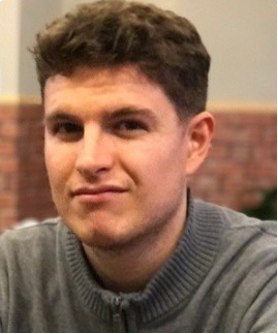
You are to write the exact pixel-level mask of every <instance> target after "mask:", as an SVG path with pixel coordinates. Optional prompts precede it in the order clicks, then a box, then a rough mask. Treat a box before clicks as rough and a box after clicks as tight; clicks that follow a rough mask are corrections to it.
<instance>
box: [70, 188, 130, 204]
mask: <svg viewBox="0 0 278 334" xmlns="http://www.w3.org/2000/svg"><path fill="white" fill-rule="evenodd" d="M125 192H127V189H125V188H122V187H118V186H114V185H103V186H98V187H81V188H77V189H76V190H74V191H73V192H72V193H71V195H72V197H73V198H76V199H78V200H79V201H80V202H82V203H102V202H107V201H111V200H115V199H116V198H119V197H120V195H122V194H123V193H125Z"/></svg>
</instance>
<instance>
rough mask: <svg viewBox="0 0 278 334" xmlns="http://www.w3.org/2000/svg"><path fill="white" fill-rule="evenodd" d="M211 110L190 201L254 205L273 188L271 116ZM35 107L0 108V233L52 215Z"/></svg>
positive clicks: (273, 127) (38, 112)
mask: <svg viewBox="0 0 278 334" xmlns="http://www.w3.org/2000/svg"><path fill="white" fill-rule="evenodd" d="M260 111H261V112H258V110H256V111H254V112H252V110H245V112H242V111H241V112H235V111H233V112H223V113H221V112H217V113H215V117H216V120H217V126H216V134H215V138H214V140H213V143H212V147H211V150H210V154H209V157H208V159H207V160H206V162H205V163H204V165H203V166H202V167H201V169H200V171H199V172H198V173H197V174H196V175H195V176H194V177H192V178H191V180H190V185H191V187H192V190H193V194H194V196H195V197H198V198H202V199H203V200H206V201H211V202H214V203H218V204H221V205H226V206H228V207H231V208H235V209H239V208H242V207H247V206H252V205H255V204H259V203H260V201H261V200H262V196H263V192H264V191H265V190H270V189H273V188H274V187H276V156H277V148H276V141H277V139H276V114H275V113H274V112H269V111H268V112H264V111H265V110H264V109H261V110H260ZM42 117H43V111H42V108H41V107H40V106H39V105H38V104H34V103H21V104H17V105H16V104H6V105H5V104H1V105H0V232H1V229H5V228H9V227H11V226H12V225H13V224H14V223H15V222H17V221H19V220H22V219H24V218H27V217H28V218H29V217H32V218H37V219H39V220H41V219H44V218H46V217H48V216H53V215H56V211H55V208H54V205H53V204H52V202H51V199H50V192H49V187H48V181H47V175H46V171H45V166H44V161H43V127H42Z"/></svg>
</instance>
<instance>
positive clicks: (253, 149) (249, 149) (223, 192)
mask: <svg viewBox="0 0 278 334" xmlns="http://www.w3.org/2000/svg"><path fill="white" fill-rule="evenodd" d="M215 117H216V133H215V137H214V140H213V142H212V147H211V149H210V153H209V157H208V159H207V160H206V162H205V163H204V165H203V166H202V167H201V169H200V170H199V171H198V173H197V174H196V175H195V176H194V177H193V178H192V180H191V184H192V189H193V192H194V194H195V195H196V196H197V197H200V198H202V199H204V200H206V201H210V202H213V203H217V204H220V205H225V206H228V207H231V208H234V209H242V208H246V207H252V206H256V205H259V204H260V203H261V202H262V200H263V197H264V193H265V191H269V190H272V189H274V188H275V187H276V184H277V171H276V160H277V125H276V124H277V116H276V114H275V113H269V112H267V113H262V112H261V113H259V112H257V111H256V112H254V113H252V112H250V111H247V110H246V112H244V113H243V112H239V113H237V112H225V113H219V112H217V113H216V114H215Z"/></svg>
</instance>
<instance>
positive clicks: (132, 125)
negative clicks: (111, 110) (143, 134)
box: [115, 119, 147, 132]
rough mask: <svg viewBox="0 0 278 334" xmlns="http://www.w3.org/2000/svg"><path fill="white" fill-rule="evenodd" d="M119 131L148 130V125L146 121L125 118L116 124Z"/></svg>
mask: <svg viewBox="0 0 278 334" xmlns="http://www.w3.org/2000/svg"><path fill="white" fill-rule="evenodd" d="M115 128H116V130H117V131H122V132H135V131H146V130H147V126H146V124H145V123H143V122H142V121H139V120H133V119H132V120H123V121H120V122H119V123H117V124H116V125H115Z"/></svg>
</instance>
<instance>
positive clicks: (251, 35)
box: [0, 0, 277, 233]
mask: <svg viewBox="0 0 278 334" xmlns="http://www.w3.org/2000/svg"><path fill="white" fill-rule="evenodd" d="M111 1H113V0H111ZM81 2H82V1H77V0H20V1H19V0H2V1H1V2H0V233H1V231H3V230H5V229H7V228H11V227H12V226H14V225H15V224H17V223H19V222H22V221H25V222H27V221H30V219H33V220H35V221H36V220H42V219H44V218H47V217H49V216H55V215H56V214H57V213H56V211H55V208H54V205H53V203H52V201H51V197H50V192H49V187H48V181H47V175H46V171H45V166H44V160H43V127H42V124H41V122H42V117H43V108H42V106H41V102H40V93H39V86H38V84H37V81H36V73H35V66H34V62H33V60H32V57H31V55H30V54H29V52H28V51H27V48H28V47H30V46H32V45H33V43H34V38H35V34H36V32H37V31H38V30H40V29H42V28H43V27H44V25H45V24H46V23H48V22H50V21H52V20H53V19H54V18H56V17H57V16H60V15H62V14H64V13H65V12H67V11H68V10H69V9H71V8H72V7H73V6H74V5H76V4H78V3H81ZM87 2H88V1H87ZM91 2H92V1H91ZM141 2H146V3H154V4H156V5H158V6H160V7H162V8H166V9H170V10H172V11H174V12H176V13H178V14H179V15H182V16H185V17H186V18H188V19H189V20H190V21H191V22H192V23H193V24H194V25H195V26H196V27H197V29H198V31H199V33H200V35H201V36H202V39H203V41H204V44H205V45H206V47H207V49H208V51H209V53H210V55H211V57H212V66H211V72H210V84H209V102H208V110H209V111H211V112H212V113H214V114H215V117H216V121H217V127H216V135H215V138H214V141H213V144H212V147H211V151H210V156H209V158H208V159H207V161H206V162H205V164H204V165H203V166H202V168H201V170H200V171H199V172H198V174H196V175H195V176H194V177H193V178H192V179H191V180H190V182H191V188H192V191H193V194H194V196H195V197H197V198H201V199H203V200H206V201H210V202H214V203H217V204H220V205H224V206H227V207H230V208H234V209H237V210H241V211H245V212H248V213H249V214H251V215H254V216H258V217H266V218H275V217H276V184H277V176H276V175H277V174H276V157H277V135H276V133H277V131H276V129H277V120H276V118H277V116H276V92H277V87H276V82H277V81H276V74H277V67H276V66H277V65H276V60H277V51H276V50H277V45H276V44H277V36H276V35H277V28H276V22H277V11H276V2H275V1H273V0H264V1H262V0H233V1H226V0H209V1H207V0H171V1H166V0H148V1H141Z"/></svg>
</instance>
